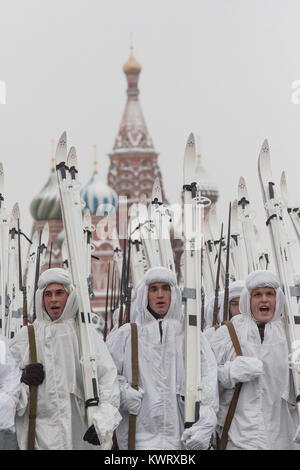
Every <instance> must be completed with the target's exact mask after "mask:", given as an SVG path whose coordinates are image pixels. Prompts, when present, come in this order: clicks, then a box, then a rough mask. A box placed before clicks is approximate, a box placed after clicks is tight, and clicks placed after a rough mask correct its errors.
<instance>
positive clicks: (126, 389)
mask: <svg viewBox="0 0 300 470" xmlns="http://www.w3.org/2000/svg"><path fill="white" fill-rule="evenodd" d="M143 395H144V390H143V389H142V388H140V387H139V389H138V390H135V389H134V388H132V387H131V386H130V385H129V384H128V383H126V384H125V385H124V386H123V387H120V408H121V409H123V410H125V411H128V413H129V414H131V415H138V414H139V412H140V409H141V406H142V399H143Z"/></svg>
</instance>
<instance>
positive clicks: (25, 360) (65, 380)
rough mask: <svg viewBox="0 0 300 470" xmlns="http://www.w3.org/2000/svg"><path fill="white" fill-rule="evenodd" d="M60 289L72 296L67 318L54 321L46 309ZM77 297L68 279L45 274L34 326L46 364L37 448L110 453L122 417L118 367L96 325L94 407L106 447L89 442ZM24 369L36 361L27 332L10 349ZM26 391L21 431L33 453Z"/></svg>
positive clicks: (62, 272) (39, 401)
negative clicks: (46, 300) (50, 289)
mask: <svg viewBox="0 0 300 470" xmlns="http://www.w3.org/2000/svg"><path fill="white" fill-rule="evenodd" d="M51 283H59V284H63V285H64V286H66V289H67V290H68V291H69V292H70V294H69V296H68V299H67V303H66V305H65V308H64V311H63V313H62V315H61V316H60V317H59V318H58V319H57V320H55V321H51V319H50V317H49V315H48V314H47V312H46V310H45V308H44V304H43V291H44V289H45V287H47V285H49V284H51ZM77 311H78V301H77V294H76V291H75V290H74V287H73V286H72V284H71V283H70V278H69V275H68V273H67V272H66V271H65V270H63V269H60V268H53V269H49V270H47V271H45V272H44V273H43V274H42V275H41V277H40V280H39V289H38V290H37V296H36V315H37V318H36V320H35V321H34V323H33V325H34V331H35V340H36V347H37V360H38V362H40V363H42V364H43V367H44V371H45V379H44V381H43V383H42V384H41V385H39V386H38V396H37V418H36V441H35V448H36V449H41V450H45V449H47V450H71V449H79V450H80V449H90V450H99V449H110V448H111V444H112V440H111V436H112V433H113V431H114V429H115V428H116V426H117V425H118V423H119V421H120V419H121V416H120V413H119V411H118V408H119V403H120V402H119V398H120V395H119V386H118V380H117V371H116V367H115V365H114V363H113V361H112V358H111V356H110V354H109V352H108V350H107V348H106V345H105V344H104V342H103V340H102V339H101V337H100V336H99V334H98V333H97V331H96V330H95V328H94V327H93V326H92V325H90V334H91V338H92V340H93V342H94V345H93V346H94V348H95V355H96V360H97V375H98V383H99V395H100V396H99V398H100V401H99V405H98V406H97V407H93V412H94V418H93V424H94V425H95V429H96V431H97V434H98V437H99V440H100V442H101V447H99V446H94V445H92V444H89V443H87V442H86V441H83V436H84V434H85V432H86V431H87V429H88V423H87V419H86V411H85V397H84V389H83V376H82V369H81V365H80V360H79V359H80V356H79V347H78V328H77V325H76V320H75V317H76V314H77ZM10 349H11V352H12V353H13V355H14V357H15V359H16V361H17V363H18V364H19V367H20V369H23V368H24V367H25V366H26V365H28V364H29V363H30V362H31V361H30V359H29V343H28V332H27V328H26V327H23V328H22V329H21V330H20V332H19V333H18V334H17V335H16V336H15V337H14V338H13V340H12V341H11V344H10ZM21 385H22V389H21V391H22V393H21V399H20V402H19V405H18V414H17V419H16V431H17V438H18V443H19V447H20V449H26V448H27V435H28V396H29V387H28V386H27V385H25V384H24V383H22V384H21Z"/></svg>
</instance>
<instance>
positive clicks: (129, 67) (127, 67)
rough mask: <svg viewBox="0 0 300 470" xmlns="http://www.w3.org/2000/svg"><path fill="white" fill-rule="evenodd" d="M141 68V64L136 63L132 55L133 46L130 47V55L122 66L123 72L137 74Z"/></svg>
mask: <svg viewBox="0 0 300 470" xmlns="http://www.w3.org/2000/svg"><path fill="white" fill-rule="evenodd" d="M141 70H142V67H141V65H140V64H139V63H138V61H137V60H136V58H135V57H134V55H133V46H131V47H130V57H129V59H128V60H127V62H126V63H125V64H124V66H123V72H124V73H126V75H138V74H139V73H140V72H141Z"/></svg>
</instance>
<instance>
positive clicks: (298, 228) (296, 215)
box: [280, 171, 300, 241]
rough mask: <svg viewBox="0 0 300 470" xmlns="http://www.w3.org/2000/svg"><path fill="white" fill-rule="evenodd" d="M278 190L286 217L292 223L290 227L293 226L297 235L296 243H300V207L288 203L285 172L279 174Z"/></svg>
mask: <svg viewBox="0 0 300 470" xmlns="http://www.w3.org/2000/svg"><path fill="white" fill-rule="evenodd" d="M280 189H281V196H282V199H283V202H284V204H285V207H286V210H287V213H288V215H289V217H290V220H291V222H292V226H293V228H294V230H295V233H296V235H297V239H298V241H300V207H299V206H297V205H291V204H290V202H289V197H288V189H287V182H286V174H285V171H283V172H282V173H281V178H280Z"/></svg>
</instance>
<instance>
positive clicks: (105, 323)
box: [103, 263, 110, 341]
mask: <svg viewBox="0 0 300 470" xmlns="http://www.w3.org/2000/svg"><path fill="white" fill-rule="evenodd" d="M109 274H110V263H108V272H107V285H106V300H105V317H104V332H103V340H104V341H106V336H107V315H108V310H107V307H108V288H109Z"/></svg>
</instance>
